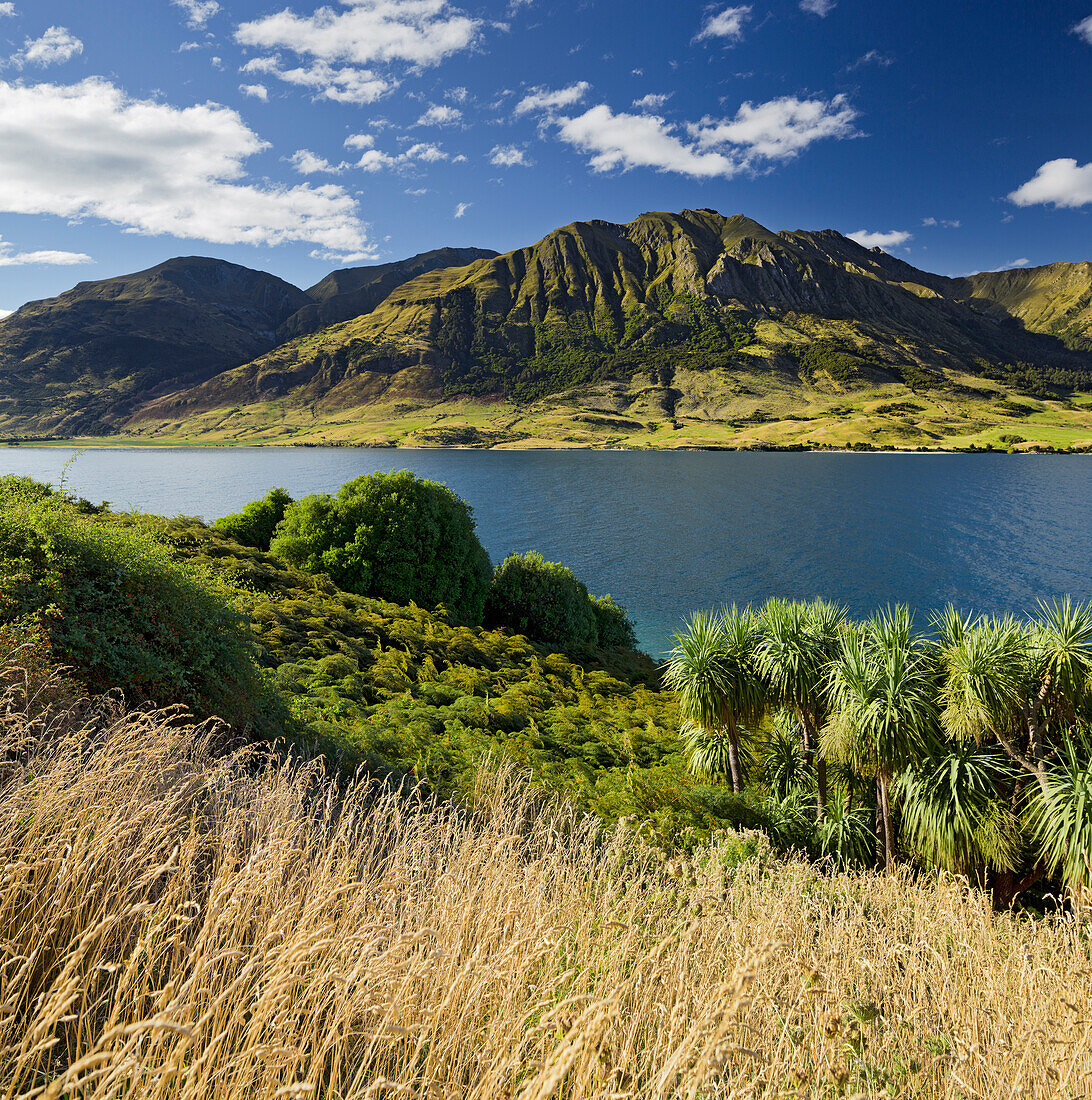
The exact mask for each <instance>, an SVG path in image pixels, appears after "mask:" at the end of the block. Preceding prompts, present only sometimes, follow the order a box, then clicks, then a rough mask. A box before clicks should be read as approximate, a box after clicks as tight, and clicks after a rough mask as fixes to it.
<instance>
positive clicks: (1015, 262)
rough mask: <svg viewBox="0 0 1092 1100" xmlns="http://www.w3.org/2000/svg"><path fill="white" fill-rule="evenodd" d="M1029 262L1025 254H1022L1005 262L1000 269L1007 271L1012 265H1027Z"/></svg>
mask: <svg viewBox="0 0 1092 1100" xmlns="http://www.w3.org/2000/svg"><path fill="white" fill-rule="evenodd" d="M1029 263H1031V260H1029V259H1028V258H1027V256H1022V257H1021V258H1020V259H1019V260H1013V261H1012V263H1007V264H1005V266H1004V267H1003V268H1002V269H1001V270H1002V271H1008V270H1009V269H1011V268H1014V267H1027V266H1028V264H1029Z"/></svg>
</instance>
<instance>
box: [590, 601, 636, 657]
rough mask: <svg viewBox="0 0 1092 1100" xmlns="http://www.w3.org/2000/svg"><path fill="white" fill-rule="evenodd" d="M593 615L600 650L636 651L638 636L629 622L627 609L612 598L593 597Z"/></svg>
mask: <svg viewBox="0 0 1092 1100" xmlns="http://www.w3.org/2000/svg"><path fill="white" fill-rule="evenodd" d="M591 609H592V614H593V615H594V616H595V627H596V631H597V633H598V641H597V645H598V646H599V648H600V649H634V648H636V646H637V634H636V632H635V631H634V629H633V623H631V622H630V621H629V616H628V615H627V614H626V609H625V608H624V607H623V606H622V605H621V604H620V603H617V602H616V601H615V600H614V599H613V598H612V597H611V596H592V597H591Z"/></svg>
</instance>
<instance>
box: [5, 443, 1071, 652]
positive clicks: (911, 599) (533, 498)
mask: <svg viewBox="0 0 1092 1100" xmlns="http://www.w3.org/2000/svg"><path fill="white" fill-rule="evenodd" d="M71 454H72V452H69V451H65V450H60V449H55V448H34V447H19V448H0V473H19V474H29V475H31V476H33V477H36V478H39V479H41V480H46V481H53V482H54V483H56V482H57V481H58V479H59V477H60V475H61V472H62V468H63V467H64V464H65V463H66V461H67V460H68V459H69V458H70V457H71ZM402 468H408V469H410V470H413V471H414V473H417V474H419V475H421V476H423V477H429V478H433V479H435V480H438V481H444V482H446V483H447V484H448V485H449V486H450V487H451V488H452V489H453V490H454V491H455V492H456V493H458V494H459V495H460V496H462V497H464V498H465V499H466V500H468V501H469V502H470V503H471V504H472V505H473V507H474V513H475V515H476V517H477V522H478V530H479V533H480V535H481V538H482V542H483V543H484V544H485V546H486V548H487V549H488V550H489V553H490V555H491V556H492V558H493V560H494V561H495V562H496V561H500V560H501V559H502V558H503V557H504V556H505V555H506V554H509V553H511V552H513V551H523V550H530V549H535V550H540V551H541V552H542V553H543V554H544V555H545V557H547V558H549V559H551V560H554V561H560V562H563V563H565V564H566V565H569V566H571V567H572V568H573V569H574V570H575V572H576V574H577V576H579V577H580V578H581V579H582V580H583V581H585V583H586V584H587V585H588V587H589V588H590V589H591V591H592V592H595V593H597V594H598V593H605V592H609V593H611V595H613V596H614V597H615V598H616V599H618V600H620V601H621V602H622V603H624V604H625V605H626V607H627V608H629V610H630V614H631V616H632V618H633V620H634V622H635V623H636V625H637V628H638V634H639V636H640V640H641V643H642V645H643V646H644V648H646V649H648V650H649V651H650V652H653V653H656V654H660V653H663V652H664V651H665V650H666V649H667V648H669V647H670V638H671V635H672V633H673V632H674V631H675V630H677V629H678V628H679V626H680V624H681V621H682V619H683V618H684V616H685V615H686V613H687V612H689V611H690V610H692V609H696V608H701V607H708V606H713V605H720V604H722V603H730V602H736V603H741V604H745V603H751V602H758V601H761V600H764V599H766V598H767V597H769V596H773V595H782V596H790V597H812V596H825V597H827V598H828V599H832V600H837V601H839V602H841V603H844V604H845V605H847V606H848V607H849V609H850V611H851V613H853V614H855V615H865V614H868V613H870V612H871V611H872V610H873V609H874V608H876V607H877V606H878V605H882V604H886V603H888V602H892V601H901V602H904V603H908V604H910V605H911V606H912V607H914V608H915V609H916V610H917V611H918V612H919V614H920V615H921V616H922V625H925V623H924V617H925V616H926V615H927V614H928V612H930V611H933V610H936V609H938V608H940V607H943V606H944V605H945V604H946V603H948V602H953V603H955V604H956V605H958V606H960V607H964V608H967V609H971V608H974V609H980V610H988V611H992V612H1002V613H1003V612H1010V611H1011V612H1020V611H1023V610H1025V609H1027V608H1029V607H1030V606H1032V605H1033V604H1034V601H1035V600H1036V599H1038V598H1041V597H1049V596H1053V595H1058V594H1062V593H1070V594H1072V595H1073V596H1074V597H1077V598H1080V599H1092V538H1090V535H1092V456H1085V455H1074V456H1064V457H1052V456H1041V457H1035V456H1008V455H914V454H907V455H896V454H814V453H812V454H807V453H805V454H760V453H753V454H752V453H730V452H682V453H663V452H654V453H638V452H632V451H626V452H609V451H465V450H419V451H414V450H398V451H394V450H361V449H348V448H328V449H323V448H267V447H263V448H239V449H236V450H230V449H226V448H201V449H191V448H185V449H181V448H180V449H163V450H158V449H157V450H147V449H136V448H133V449H109V450H87V451H82V452H80V453H79V454H78V457H77V458H76V460H75V461H74V462H73V463H72V464H71V466H70V467H69V468H68V473H67V486H68V489H69V491H71V492H74V493H77V494H79V495H82V496H85V497H87V498H88V499H90V500H94V501H99V500H108V501H110V502H111V503H112V504H113V505H114V506H115V507H116V508H123V509H139V510H142V511H147V512H158V513H163V514H167V515H176V514H184V515H193V516H201V517H202V518H204V519H206V520H212V519H216V518H217V517H219V516H222V515H225V514H227V513H228V512H234V511H238V510H239V509H240V508H241V507H242V505H244V504H245V503H247V501H250V500H253V499H254V498H256V497H259V496H262V495H264V493H265V492H266V491H267V490H268V489H269V487H270V486H272V485H282V486H284V487H285V488H286V489H288V491H289V492H290V493H291V494H292V495H293V496H295V497H297V498H298V497H299V496H301V495H304V494H306V493H314V492H330V491H332V490H334V489H336V488H337V487H338V486H339V485H340V484H341V483H342V482H344V481H347V480H349V478H352V477H355V476H356V475H358V474H361V473H371V472H374V471H376V470H396V469H402Z"/></svg>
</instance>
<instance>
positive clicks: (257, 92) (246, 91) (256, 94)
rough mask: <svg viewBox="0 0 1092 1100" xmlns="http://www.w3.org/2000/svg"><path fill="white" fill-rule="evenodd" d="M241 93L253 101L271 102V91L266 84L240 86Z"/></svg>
mask: <svg viewBox="0 0 1092 1100" xmlns="http://www.w3.org/2000/svg"><path fill="white" fill-rule="evenodd" d="M239 91H240V92H242V93H243V95H248V96H250V98H251V99H260V100H261V101H262V102H263V103H268V102H269V89H268V88H267V87H266V86H265V85H264V84H240V85H239Z"/></svg>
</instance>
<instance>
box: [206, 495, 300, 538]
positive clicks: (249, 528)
mask: <svg viewBox="0 0 1092 1100" xmlns="http://www.w3.org/2000/svg"><path fill="white" fill-rule="evenodd" d="M292 503H293V501H292V498H291V497H290V496H289V495H288V491H287V490H286V489H281V488H279V487H277V486H274V487H273V488H272V489H270V490H269V492H268V493H266V495H265V496H264V497H262V499H261V500H252V501H251V502H250V503H249V504H248V505H247V506H246V507H245V508H244V509H243V510H242V511H241V512H235V513H233V514H232V515H230V516H224V517H223V518H222V519H218V520H217V521H216V523H215V524H214V525H213V526H214V527H215V528H216V529H217V530H218V531H223V533H224V534H225V535H228V536H229V537H231V538H233V539H234V540H235V541H236V542H238V543H241V544H242V545H243V546H253V547H254V548H255V549H256V550H268V549H269V544H270V542H272V540H273V532H274V531H275V530H276V529H277V524H278V523H280V522H281V520H282V519H284V513H285V510H286V509H287V508H288V506H289V505H290V504H292Z"/></svg>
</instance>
